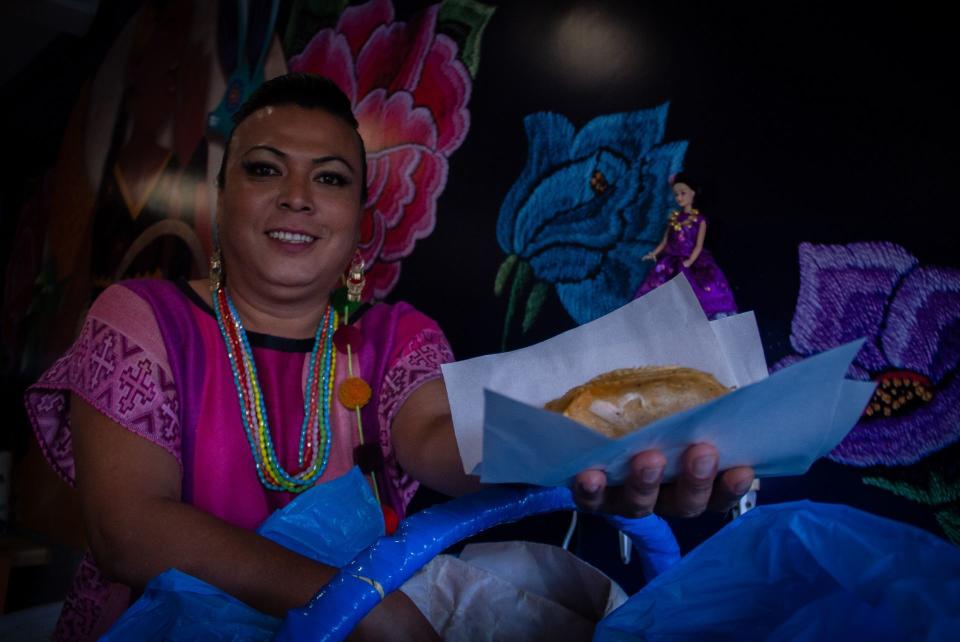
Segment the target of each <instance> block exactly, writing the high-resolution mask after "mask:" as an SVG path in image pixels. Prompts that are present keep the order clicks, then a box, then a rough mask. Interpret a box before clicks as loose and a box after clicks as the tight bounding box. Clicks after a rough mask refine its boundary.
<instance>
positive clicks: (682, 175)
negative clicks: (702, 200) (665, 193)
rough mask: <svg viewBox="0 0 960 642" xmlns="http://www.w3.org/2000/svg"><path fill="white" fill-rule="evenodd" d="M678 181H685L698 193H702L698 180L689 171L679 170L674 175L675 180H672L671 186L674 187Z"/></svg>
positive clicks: (684, 182) (685, 183)
mask: <svg viewBox="0 0 960 642" xmlns="http://www.w3.org/2000/svg"><path fill="white" fill-rule="evenodd" d="M677 183H683V184H684V185H686V186H687V187H689V188H690V189H692V190H693V191H694V192H696V193H697V194H698V195H699V194H700V184H699V183H697V181H696V180H695V179H694V178H693V177H692V176H690V174H688V173H687V172H677V173H676V174H675V175H674V177H673V180H672V181H670V187H673V186H674V185H676V184H677Z"/></svg>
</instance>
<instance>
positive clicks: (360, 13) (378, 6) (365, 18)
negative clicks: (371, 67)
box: [337, 0, 393, 57]
mask: <svg viewBox="0 0 960 642" xmlns="http://www.w3.org/2000/svg"><path fill="white" fill-rule="evenodd" d="M391 22H393V3H392V2H390V0H370V2H365V3H363V4H359V5H356V6H352V7H347V8H346V9H344V10H343V13H342V14H340V20H338V21H337V31H338V32H340V33H342V34H343V35H344V36H346V38H347V42H348V44H349V45H350V51H351V53H352V54H353V56H354V57H356V56H357V54H358V53H360V49H361V48H362V47H363V45H364V43H366V42H367V40H368V39H369V38H370V34H372V33H373V32H374V31H375V30H376V29H377V27H379V26H381V25H385V24H389V23H391Z"/></svg>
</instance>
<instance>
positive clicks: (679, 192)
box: [673, 183, 696, 209]
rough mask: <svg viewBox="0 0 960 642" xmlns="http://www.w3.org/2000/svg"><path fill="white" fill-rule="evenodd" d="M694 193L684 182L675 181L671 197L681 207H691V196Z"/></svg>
mask: <svg viewBox="0 0 960 642" xmlns="http://www.w3.org/2000/svg"><path fill="white" fill-rule="evenodd" d="M695 195H696V192H694V191H693V190H692V189H690V186H689V185H687V184H686V183H675V184H674V186H673V197H674V198H675V199H676V201H677V205H679V206H680V208H681V209H688V208H690V207H693V197H694V196H695Z"/></svg>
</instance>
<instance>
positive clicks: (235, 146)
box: [230, 105, 360, 168]
mask: <svg viewBox="0 0 960 642" xmlns="http://www.w3.org/2000/svg"><path fill="white" fill-rule="evenodd" d="M258 145H266V146H269V147H274V148H276V149H279V150H280V151H282V152H284V153H286V154H289V155H292V156H296V155H301V154H302V155H305V156H310V157H318V156H327V155H337V156H342V157H344V158H346V159H348V160H349V161H350V162H351V164H354V161H358V160H359V157H360V145H359V141H358V134H357V132H356V130H355V129H353V127H351V126H350V124H349V123H347V122H346V121H344V120H343V119H342V118H339V117H337V116H334V115H333V114H331V113H330V112H328V111H325V110H323V109H308V108H305V107H300V106H299V105H270V106H268V107H264V108H263V109H258V110H257V111H255V112H253V113H252V114H250V115H249V116H248V117H247V118H246V120H244V121H243V122H242V123H240V124H239V125H237V128H236V130H234V132H233V137H232V140H231V141H230V151H231V154H233V153H234V152H238V153H240V154H243V153H244V152H245V151H246V150H248V149H250V148H251V147H254V146H258ZM354 167H355V168H356V167H357V165H356V164H354Z"/></svg>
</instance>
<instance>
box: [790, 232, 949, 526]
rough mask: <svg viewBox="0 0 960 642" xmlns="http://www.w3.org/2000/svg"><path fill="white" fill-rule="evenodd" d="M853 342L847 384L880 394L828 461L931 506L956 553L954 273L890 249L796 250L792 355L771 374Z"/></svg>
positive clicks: (876, 245) (825, 247) (875, 245)
mask: <svg viewBox="0 0 960 642" xmlns="http://www.w3.org/2000/svg"><path fill="white" fill-rule="evenodd" d="M858 337H866V338H867V341H866V343H865V344H864V346H863V349H861V351H860V353H859V354H858V355H857V358H856V359H855V360H854V363H853V364H852V365H851V368H850V372H849V375H850V376H851V377H853V378H855V379H861V380H872V381H876V382H877V383H878V386H877V390H876V392H875V393H874V396H873V399H872V400H871V401H870V404H869V405H868V406H867V408H866V409H865V411H864V414H863V416H862V417H861V419H860V421H859V422H858V423H857V425H856V426H855V427H854V428H853V430H852V431H850V434H848V435H847V437H846V438H845V439H844V440H843V441H842V442H841V443H840V445H839V446H837V448H836V449H834V451H833V452H831V453H830V455H829V458H830V459H832V460H834V461H836V462H839V463H842V464H846V465H850V466H856V467H858V468H861V469H862V470H861V472H862V475H863V481H864V482H865V483H867V484H871V485H874V486H878V487H880V488H884V489H886V490H889V491H891V492H893V493H896V494H898V495H900V496H902V497H906V498H908V499H911V500H913V501H916V502H920V503H922V504H926V505H928V506H930V507H931V508H932V509H933V510H934V512H935V514H936V517H937V520H938V522H939V523H940V526H941V527H942V528H943V530H944V533H946V535H947V536H948V537H949V538H950V539H951V540H952V541H954V542H956V543H958V544H960V377H958V375H960V270H957V269H953V268H947V267H937V266H927V265H921V264H920V262H919V261H918V260H917V258H916V257H914V256H913V255H912V254H910V253H909V252H907V250H905V249H904V248H902V247H901V246H899V245H896V244H894V243H854V244H850V245H812V244H806V243H805V244H802V245H801V246H800V293H799V296H798V298H797V308H796V312H795V313H794V317H793V326H792V332H791V336H790V342H791V344H792V346H793V348H794V350H795V351H796V352H797V354H795V355H790V356H788V357H786V358H785V359H783V360H781V361H780V362H779V363H778V364H777V365H776V366H775V367H774V369H780V368H783V367H785V366H787V365H790V364H791V363H793V362H795V361H798V360H800V359H802V358H803V357H805V356H809V355H812V354H815V353H817V352H821V351H823V350H827V349H830V348H832V347H834V346H837V345H840V344H843V343H846V342H847V341H850V340H852V339H855V338H858Z"/></svg>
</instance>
